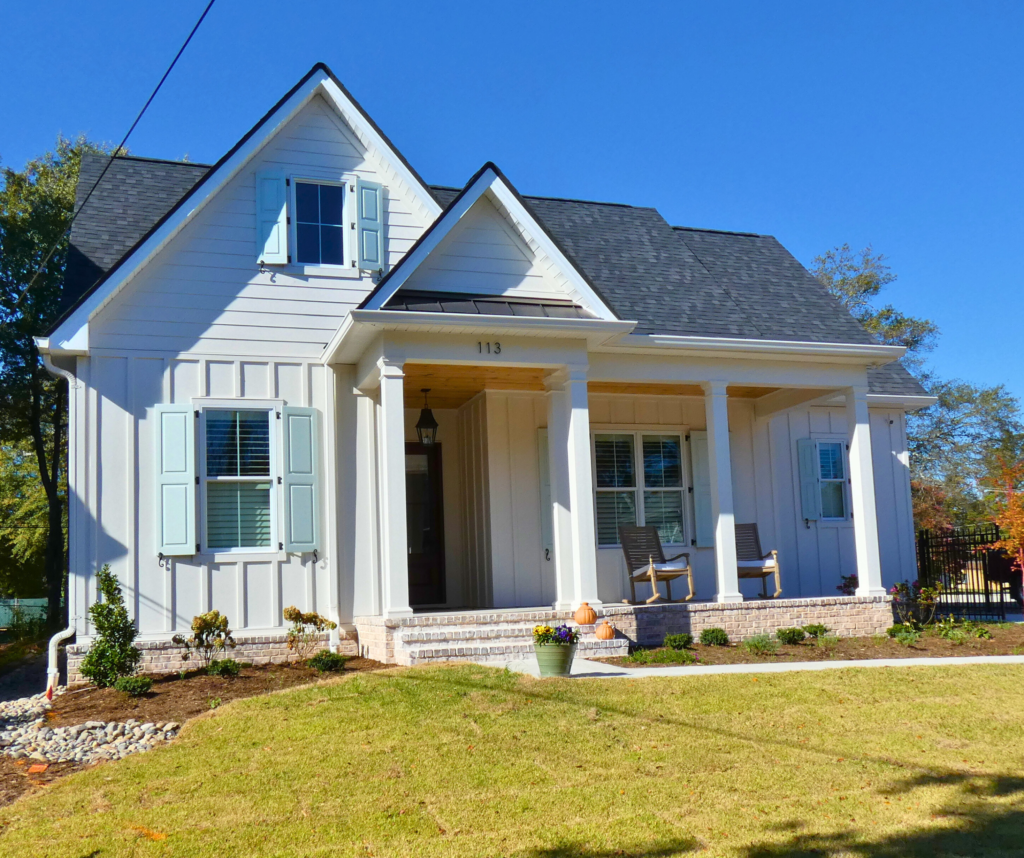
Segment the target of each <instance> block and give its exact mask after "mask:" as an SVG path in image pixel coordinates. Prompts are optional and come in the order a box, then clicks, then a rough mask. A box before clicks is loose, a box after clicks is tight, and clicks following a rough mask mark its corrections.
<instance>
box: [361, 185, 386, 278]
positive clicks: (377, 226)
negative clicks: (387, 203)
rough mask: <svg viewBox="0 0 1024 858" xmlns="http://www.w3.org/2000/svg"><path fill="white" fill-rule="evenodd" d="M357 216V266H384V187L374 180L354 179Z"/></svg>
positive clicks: (373, 269)
mask: <svg viewBox="0 0 1024 858" xmlns="http://www.w3.org/2000/svg"><path fill="white" fill-rule="evenodd" d="M356 205H357V206H358V217H359V267H360V268H368V269H370V270H372V271H376V270H377V269H379V268H383V267H384V188H383V187H382V186H381V185H379V184H377V183H376V182H367V181H365V180H364V179H357V180H356Z"/></svg>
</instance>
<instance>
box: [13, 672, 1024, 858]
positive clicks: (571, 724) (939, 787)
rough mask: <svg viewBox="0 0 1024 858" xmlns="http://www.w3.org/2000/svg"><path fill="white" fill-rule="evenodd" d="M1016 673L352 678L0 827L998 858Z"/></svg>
mask: <svg viewBox="0 0 1024 858" xmlns="http://www.w3.org/2000/svg"><path fill="white" fill-rule="evenodd" d="M1022 704H1024V691H1022V690H1021V672H1020V668H1019V667H1013V666H1007V667H1003V666H996V665H975V666H970V667H955V668H932V667H915V668H875V669H870V670H857V669H849V670H843V671H825V672H814V673H788V674H777V675H761V676H756V677H751V676H749V675H735V676H733V675H718V676H693V677H666V678H663V679H662V678H655V679H637V680H629V679H620V680H544V681H542V680H535V679H532V678H529V677H521V676H516V675H513V674H506V673H502V672H500V671H497V670H493V669H488V668H483V667H478V666H472V665H470V666H460V667H455V668H452V667H447V668H442V667H431V668H416V669H407V670H400V671H387V672H381V673H365V674H358V675H354V676H350V677H346V678H339V679H330V680H327V681H325V682H323V683H320V684H317V685H314V686H309V687H304V688H299V689H292V690H289V691H285V692H281V693H277V694H272V695H267V696H264V697H258V698H250V699H247V700H238V701H234V702H231V703H228V704H226V705H224V706H223V707H221V708H219V709H218V710H217V711H216V712H212V713H210V714H209V715H205V716H201V717H200V718H198V719H196V720H194V721H192V722H190V723H189V724H188V725H187V726H186V728H185V729H184V730H183V732H182V734H181V737H180V738H179V739H178V740H177V741H176V742H174V743H173V744H172V745H170V746H168V747H166V748H162V749H160V750H156V751H153V752H150V753H148V754H143V755H139V756H136V757H131V758H129V759H127V760H124V761H122V762H119V763H115V764H105V765H101V766H98V767H96V768H94V769H90V770H88V771H85V772H82V773H81V774H77V775H73V776H71V777H68V778H66V779H64V780H61V781H59V782H57V783H55V784H54V785H52V786H49V787H47V788H46V791H45V792H43V793H41V794H38V795H35V796H32V797H30V798H27V799H23V800H21V801H19V802H17V803H15V804H13V805H11V806H9V807H7V808H4V809H2V810H0V832H2V833H0V854H4V855H18V856H20V858H25V857H26V856H36V855H54V856H57V855H59V856H65V855H66V856H82V855H101V856H103V858H110V856H129V855H130V856H149V855H159V856H168V855H174V856H178V855H181V856H190V858H192V856H196V858H198V857H199V856H217V858H221V856H224V855H237V856H249V855H317V856H319V855H331V856H336V855H339V856H357V855H358V856H369V855H373V856H514V858H554V856H563V855H564V856H588V858H606V856H609V857H610V856H613V855H645V856H662V857H663V858H665V856H674V855H689V854H691V853H696V852H700V853H701V854H703V855H709V856H737V858H770V856H790V855H797V856H809V855H844V856H886V858H888V857H889V856H892V858H896V856H927V858H942V856H952V855H971V856H1004V855H1005V856H1010V855H1019V854H1020V832H1021V830H1024V776H1022V775H1021V772H1022V771H1024V746H1022V744H1021V743H1020V741H1019V739H1020V735H1021V729H1022V727H1024V705H1022Z"/></svg>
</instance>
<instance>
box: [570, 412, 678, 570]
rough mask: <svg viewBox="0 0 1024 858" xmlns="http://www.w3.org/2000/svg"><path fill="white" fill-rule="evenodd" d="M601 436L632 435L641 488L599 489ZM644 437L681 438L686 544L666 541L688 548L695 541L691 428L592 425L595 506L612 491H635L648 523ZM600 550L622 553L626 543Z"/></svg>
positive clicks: (641, 515) (641, 514)
mask: <svg viewBox="0 0 1024 858" xmlns="http://www.w3.org/2000/svg"><path fill="white" fill-rule="evenodd" d="M597 435H632V436H634V438H633V472H634V473H635V474H636V476H637V477H638V479H637V485H636V486H634V487H633V488H632V489H598V487H597V447H596V444H595V438H596V436H597ZM644 435H678V436H679V455H680V458H681V459H682V462H681V465H682V471H683V473H682V485H681V486H680V488H679V489H678V491H680V492H681V494H682V496H683V509H682V512H683V516H682V518H683V521H682V525H683V541H682V542H666V543H664V547H668V546H671V547H672V548H677V547H688V546H690V543H691V541H692V539H693V529H694V523H693V515H694V513H693V496H692V492H691V489H692V488H693V480H692V479H691V476H690V462H689V456H688V455H687V451H688V450H689V441H687V438H688V437H689V435H690V429H689V427H688V426H659V425H657V424H647V423H626V424H622V423H600V424H591V426H590V473H591V474H592V475H593V483H594V504H595V508H596V504H597V494H598V492H599V491H601V492H612V491H632V492H634V493H635V495H636V511H637V519H638V521H646V517H645V516H644V497H643V495H644V491H646V490H648V489H647V487H646V486H644V485H641V484H642V483H643V452H642V438H643V436H644ZM649 491H662V489H649ZM666 491H676V489H666ZM594 525H595V526H594V531H595V538H596V536H597V526H596V525H597V522H596V521H595V522H594ZM597 548H598V550H599V551H621V550H622V544H621V543H619V542H615V543H604V544H602V543H600V542H598V543H597Z"/></svg>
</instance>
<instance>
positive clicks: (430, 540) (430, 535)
mask: <svg viewBox="0 0 1024 858" xmlns="http://www.w3.org/2000/svg"><path fill="white" fill-rule="evenodd" d="M441 498H442V495H441V445H440V444H431V445H429V446H427V445H424V444H417V443H412V442H410V443H407V444H406V445H405V504H406V507H405V518H406V522H407V528H408V538H409V604H410V606H412V607H424V606H426V605H443V604H444V601H445V592H444V510H443V508H442V502H441Z"/></svg>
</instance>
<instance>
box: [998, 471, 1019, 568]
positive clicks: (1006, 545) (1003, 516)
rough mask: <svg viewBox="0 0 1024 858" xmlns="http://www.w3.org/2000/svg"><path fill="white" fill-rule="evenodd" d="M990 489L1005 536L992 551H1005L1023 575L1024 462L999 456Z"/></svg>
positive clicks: (1000, 526)
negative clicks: (1000, 549) (998, 549)
mask: <svg viewBox="0 0 1024 858" xmlns="http://www.w3.org/2000/svg"><path fill="white" fill-rule="evenodd" d="M991 489H992V491H993V493H994V494H995V496H996V501H995V520H996V523H997V524H998V525H999V529H1000V530H1001V531H1002V535H1003V538H1002V539H1001V540H1000V541H999V542H997V543H996V544H995V545H994V546H993V547H994V548H1002V549H1004V550H1005V551H1006V553H1007V554H1009V555H1010V557H1012V558H1013V564H1014V565H1015V566H1016V567H1017V571H1018V572H1020V573H1021V574H1022V575H1024V458H1021V457H1018V458H1017V459H1016V460H1011V459H1008V458H1006V457H1005V456H1004V455H1002V454H998V455H997V456H996V468H995V470H994V473H993V474H992V477H991Z"/></svg>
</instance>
